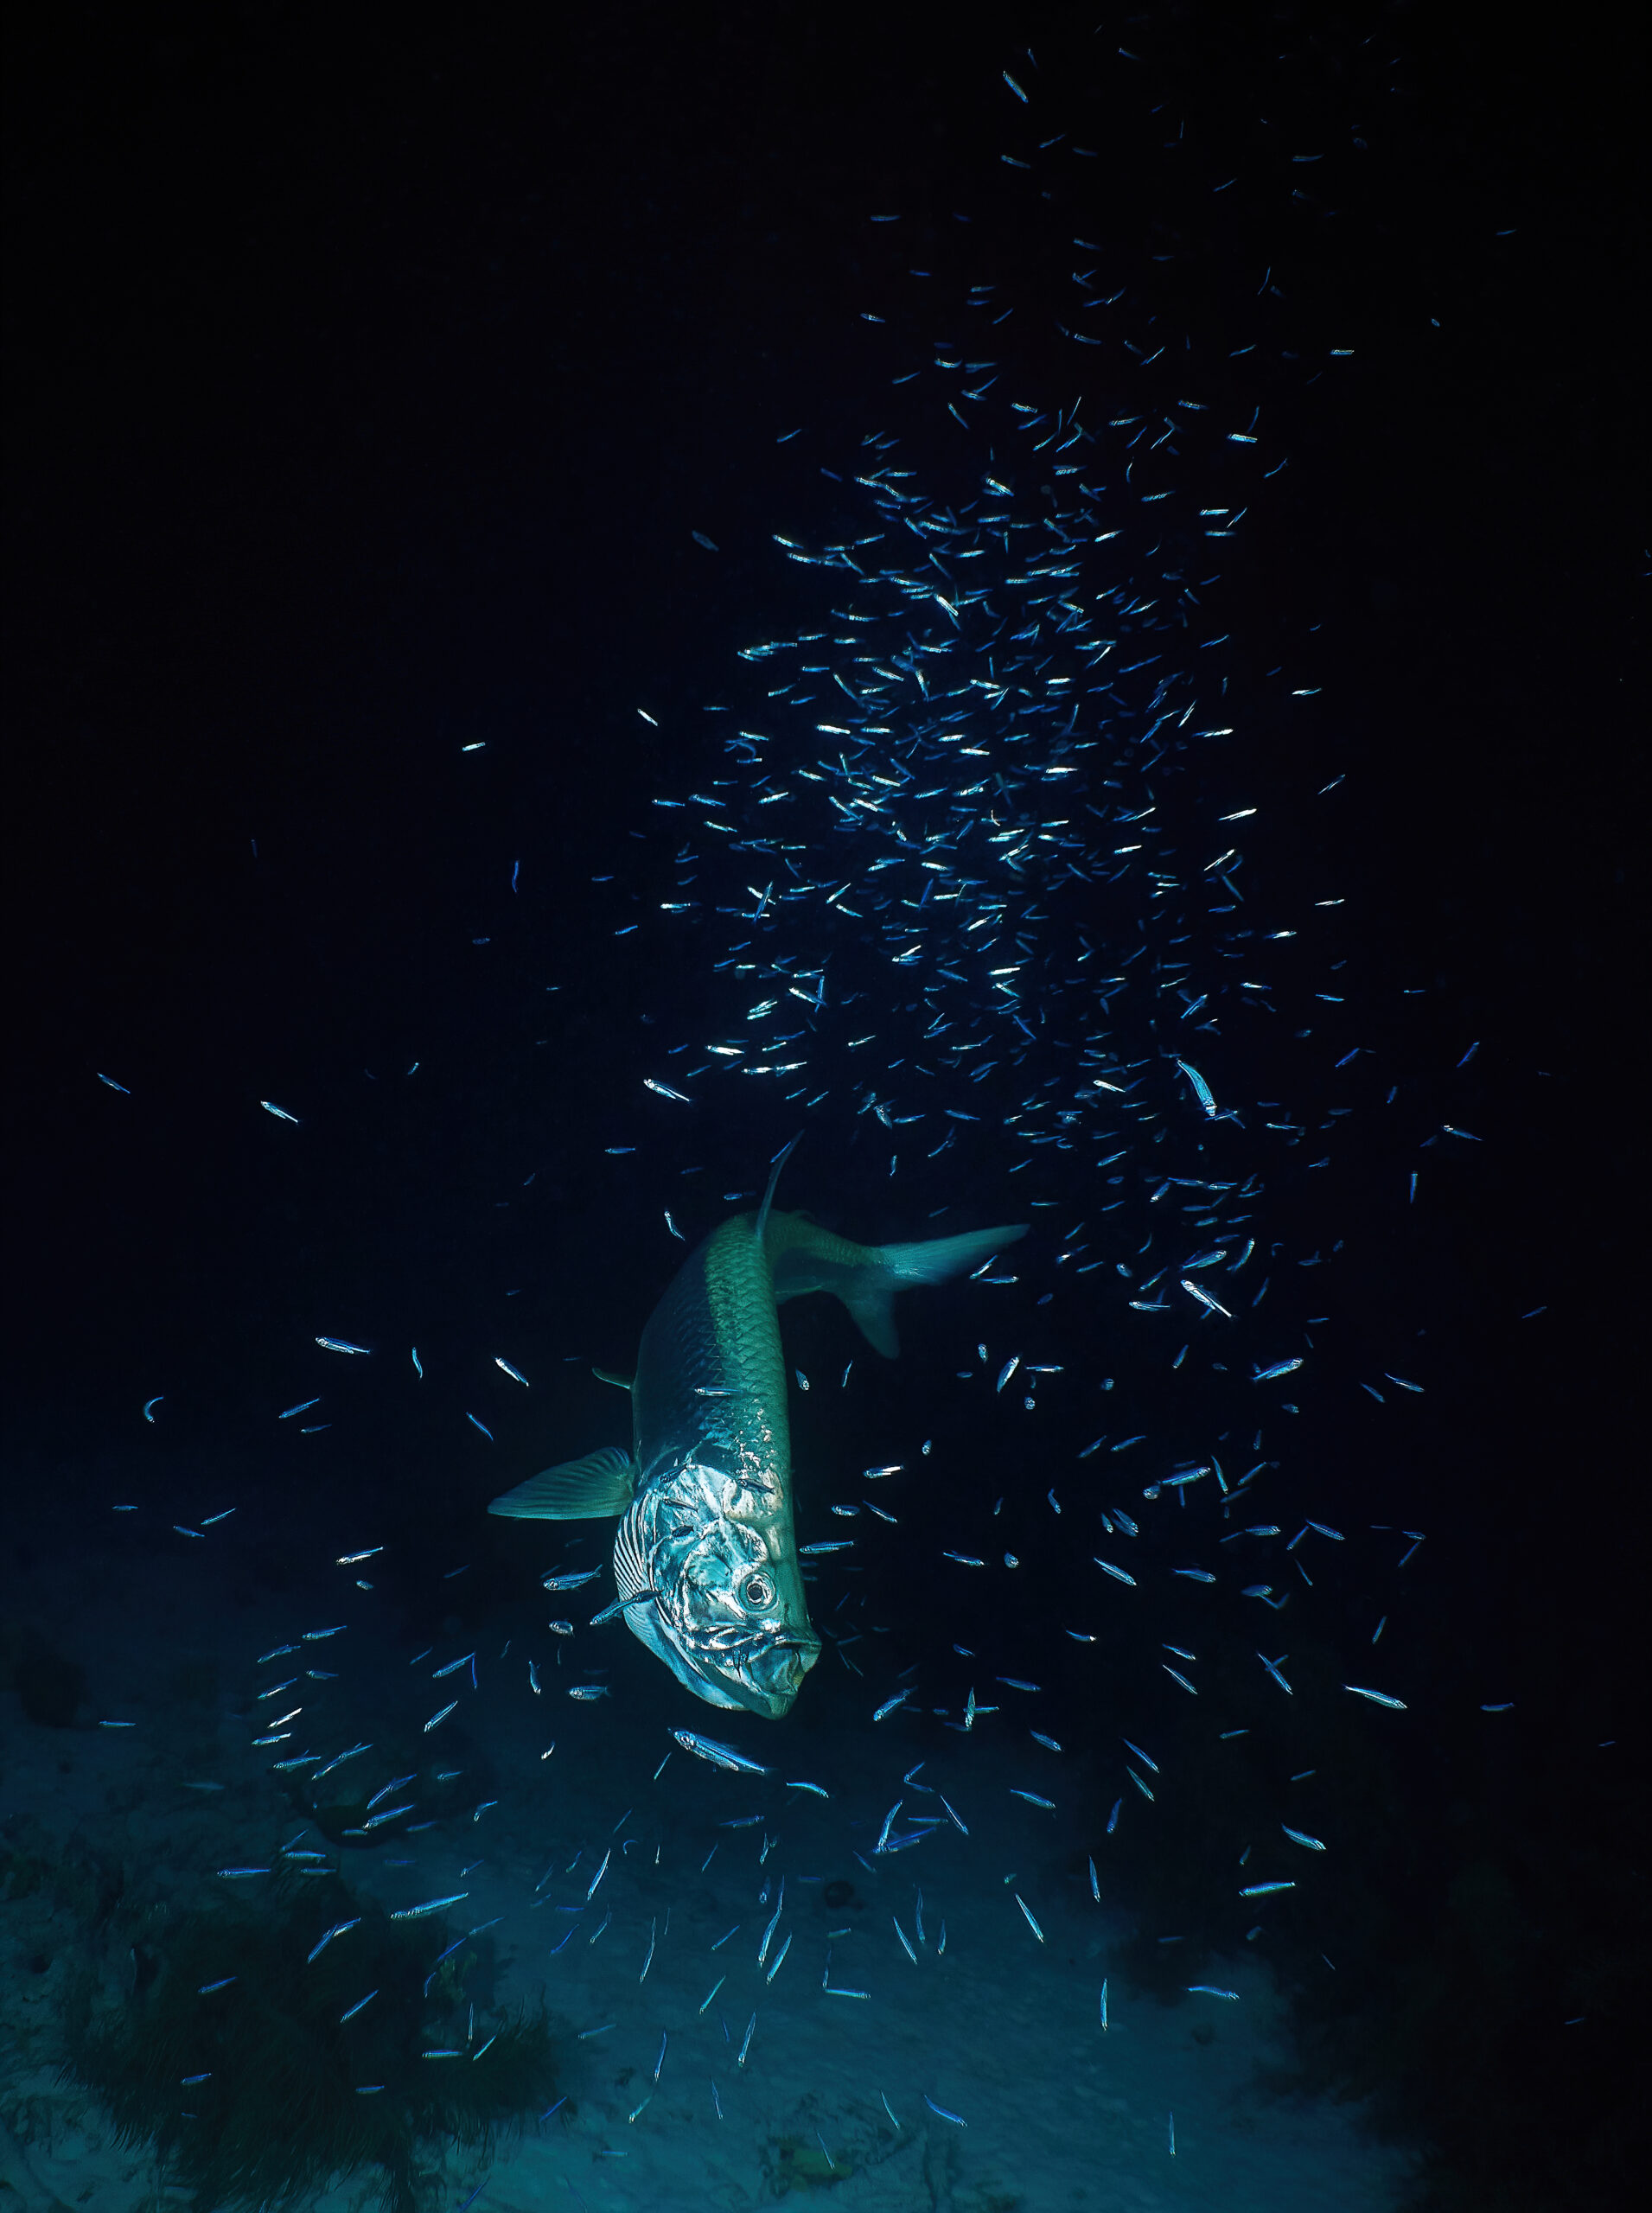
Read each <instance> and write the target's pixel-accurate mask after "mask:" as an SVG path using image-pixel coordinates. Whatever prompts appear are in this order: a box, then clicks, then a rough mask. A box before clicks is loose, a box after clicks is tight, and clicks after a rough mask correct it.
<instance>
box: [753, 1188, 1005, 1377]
mask: <svg viewBox="0 0 1652 2213" xmlns="http://www.w3.org/2000/svg"><path fill="white" fill-rule="evenodd" d="M1026 1234H1027V1224H1026V1223H1025V1222H1024V1221H1017V1222H1011V1223H1010V1224H1009V1225H1008V1226H1007V1227H1000V1228H997V1229H968V1230H966V1231H965V1232H964V1233H963V1234H962V1235H961V1236H958V1237H930V1238H926V1239H925V1240H923V1241H922V1243H920V1244H915V1245H856V1244H853V1243H852V1242H851V1241H850V1240H849V1239H848V1238H846V1237H834V1236H833V1235H832V1233H831V1231H830V1230H826V1229H822V1228H820V1227H819V1226H818V1225H817V1224H816V1223H814V1222H812V1221H809V1220H808V1219H807V1216H806V1215H798V1214H788V1215H774V1216H773V1217H772V1218H771V1220H770V1221H769V1237H768V1250H769V1258H770V1262H771V1265H772V1266H773V1269H774V1279H775V1303H776V1304H782V1303H783V1302H784V1301H785V1300H787V1299H788V1298H801V1297H802V1296H803V1295H804V1293H805V1292H806V1291H831V1292H832V1295H833V1296H834V1298H840V1299H841V1300H842V1301H843V1304H845V1306H846V1307H847V1308H848V1309H849V1311H850V1313H851V1314H852V1315H853V1317H854V1318H855V1322H856V1324H857V1326H858V1329H859V1330H860V1333H861V1335H862V1336H864V1338H865V1340H866V1342H867V1343H868V1344H869V1345H871V1347H872V1349H874V1351H877V1352H881V1353H882V1354H883V1355H884V1356H885V1358H886V1359H890V1360H892V1359H893V1358H894V1357H895V1355H896V1353H898V1352H899V1350H900V1349H901V1341H900V1338H899V1336H897V1335H896V1328H895V1312H894V1298H895V1293H896V1291H905V1290H908V1289H909V1288H911V1287H912V1286H913V1285H917V1284H926V1283H947V1282H949V1281H950V1280H951V1279H952V1278H953V1277H954V1276H962V1275H967V1274H969V1273H970V1272H971V1271H972V1269H974V1268H978V1267H979V1266H981V1265H982V1263H983V1262H984V1261H986V1260H990V1259H991V1258H992V1254H993V1253H996V1252H998V1251H999V1250H1000V1249H1001V1248H1002V1247H1004V1246H1005V1245H1013V1244H1014V1243H1015V1241H1016V1240H1017V1238H1019V1237H1024V1236H1025V1235H1026Z"/></svg>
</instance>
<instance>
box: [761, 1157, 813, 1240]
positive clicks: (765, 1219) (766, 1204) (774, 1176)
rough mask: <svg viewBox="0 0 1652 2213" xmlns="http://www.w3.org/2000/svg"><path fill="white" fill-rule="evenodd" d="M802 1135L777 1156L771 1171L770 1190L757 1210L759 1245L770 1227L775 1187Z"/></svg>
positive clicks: (764, 1194)
mask: <svg viewBox="0 0 1652 2213" xmlns="http://www.w3.org/2000/svg"><path fill="white" fill-rule="evenodd" d="M802 1134H803V1132H802V1131H801V1130H800V1131H799V1132H798V1133H797V1137H796V1138H790V1139H789V1140H788V1143H786V1144H785V1145H782V1146H781V1149H780V1151H778V1152H777V1153H776V1154H775V1164H774V1166H773V1167H772V1168H771V1169H770V1170H769V1189H767V1190H766V1191H765V1192H764V1193H763V1202H762V1206H760V1207H759V1208H758V1209H757V1227H756V1230H755V1231H754V1232H753V1234H754V1236H755V1237H756V1240H757V1242H758V1244H759V1245H761V1244H762V1241H763V1232H764V1230H765V1229H767V1228H768V1227H769V1208H770V1207H772V1206H773V1205H774V1203H775V1184H776V1183H779V1181H780V1171H781V1169H782V1168H784V1166H785V1165H786V1163H787V1162H788V1160H789V1159H790V1158H791V1156H792V1151H793V1148H794V1146H795V1145H796V1144H797V1138H800V1137H801V1136H802Z"/></svg>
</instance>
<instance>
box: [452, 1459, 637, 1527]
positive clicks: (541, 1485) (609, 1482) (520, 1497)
mask: <svg viewBox="0 0 1652 2213" xmlns="http://www.w3.org/2000/svg"><path fill="white" fill-rule="evenodd" d="M635 1489H636V1463H635V1460H634V1459H633V1458H632V1457H631V1455H630V1454H629V1453H628V1452H627V1451H624V1449H623V1448H622V1446H620V1445H603V1447H602V1449H601V1450H600V1451H596V1452H587V1453H586V1455H585V1457H584V1459H583V1460H564V1461H563V1462H562V1463H561V1464H559V1465H558V1466H557V1467H554V1468H542V1469H541V1470H539V1474H538V1475H537V1476H529V1477H528V1479H527V1481H526V1483H518V1484H517V1486H516V1488H515V1489H514V1490H507V1492H506V1493H505V1494H504V1496H503V1497H501V1498H495V1499H494V1500H492V1501H491V1502H490V1503H489V1505H488V1512H489V1513H490V1514H502V1515H507V1516H509V1517H510V1518H511V1519H512V1520H513V1521H595V1520H596V1519H598V1518H599V1517H600V1516H602V1515H608V1514H623V1513H624V1512H625V1510H626V1508H627V1507H628V1506H629V1505H630V1503H631V1500H632V1497H633V1495H634V1494H635Z"/></svg>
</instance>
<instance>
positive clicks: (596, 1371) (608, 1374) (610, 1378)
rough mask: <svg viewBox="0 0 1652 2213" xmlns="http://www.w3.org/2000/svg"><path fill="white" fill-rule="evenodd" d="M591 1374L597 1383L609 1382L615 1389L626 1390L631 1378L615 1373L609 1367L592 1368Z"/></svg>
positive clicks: (628, 1387)
mask: <svg viewBox="0 0 1652 2213" xmlns="http://www.w3.org/2000/svg"><path fill="white" fill-rule="evenodd" d="M591 1374H593V1375H594V1376H595V1377H596V1381H598V1382H599V1383H611V1384H612V1385H613V1386H614V1387H615V1389H616V1391H628V1390H629V1389H630V1387H631V1378H630V1377H629V1376H628V1375H616V1374H615V1373H614V1371H613V1369H612V1368H592V1370H591Z"/></svg>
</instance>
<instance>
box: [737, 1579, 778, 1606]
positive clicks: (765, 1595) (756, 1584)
mask: <svg viewBox="0 0 1652 2213" xmlns="http://www.w3.org/2000/svg"><path fill="white" fill-rule="evenodd" d="M740 1595H741V1597H742V1598H743V1599H744V1600H745V1602H746V1604H747V1605H749V1606H772V1605H773V1604H774V1603H775V1586H774V1585H773V1584H772V1583H771V1582H770V1581H769V1578H768V1577H767V1576H766V1575H764V1574H762V1573H761V1572H759V1573H757V1574H756V1575H749V1576H747V1578H746V1579H745V1581H744V1583H743V1585H741V1588H740Z"/></svg>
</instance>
